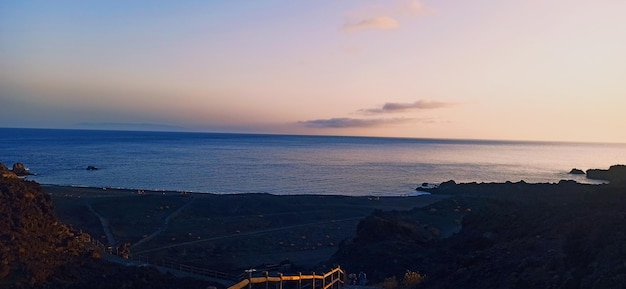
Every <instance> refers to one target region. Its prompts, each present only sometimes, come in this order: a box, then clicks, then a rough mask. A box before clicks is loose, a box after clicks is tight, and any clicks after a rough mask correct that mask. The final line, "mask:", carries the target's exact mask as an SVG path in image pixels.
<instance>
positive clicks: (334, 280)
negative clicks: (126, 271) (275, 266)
mask: <svg viewBox="0 0 626 289" xmlns="http://www.w3.org/2000/svg"><path fill="white" fill-rule="evenodd" d="M344 279H345V272H344V271H343V270H342V269H341V267H337V268H335V269H333V270H331V271H330V272H328V273H326V274H324V275H316V274H315V272H313V273H312V274H311V275H302V273H300V274H298V275H289V276H285V275H283V274H282V273H279V274H278V276H269V273H268V272H267V271H265V276H262V277H253V276H252V275H251V274H250V275H249V276H248V278H247V279H244V280H242V281H241V282H239V283H237V284H235V285H233V286H230V287H228V289H244V288H246V287H247V288H252V287H253V285H255V284H265V286H264V287H265V289H269V286H270V283H273V285H274V286H275V287H276V288H278V289H283V285H284V284H285V282H292V283H295V282H297V287H296V288H297V289H304V288H310V289H329V288H339V286H340V285H342V284H343V283H344V281H343V280H344ZM303 281H304V282H303Z"/></svg>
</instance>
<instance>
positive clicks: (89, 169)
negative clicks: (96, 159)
mask: <svg viewBox="0 0 626 289" xmlns="http://www.w3.org/2000/svg"><path fill="white" fill-rule="evenodd" d="M87 170H88V171H97V170H99V168H98V167H95V166H87Z"/></svg>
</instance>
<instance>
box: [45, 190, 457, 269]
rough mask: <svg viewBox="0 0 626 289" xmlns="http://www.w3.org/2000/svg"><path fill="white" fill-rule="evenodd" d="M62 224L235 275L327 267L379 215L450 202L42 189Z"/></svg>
mask: <svg viewBox="0 0 626 289" xmlns="http://www.w3.org/2000/svg"><path fill="white" fill-rule="evenodd" d="M43 188H44V190H45V191H46V192H47V193H49V194H50V195H51V196H52V199H53V203H54V206H55V211H56V214H57V216H58V218H59V219H60V220H62V221H63V222H65V223H67V224H71V225H72V226H74V227H75V228H77V229H81V230H83V231H85V232H87V233H89V234H90V235H91V236H93V237H95V238H98V239H99V240H100V241H101V242H102V243H104V244H107V245H109V246H112V247H116V246H121V245H123V244H125V243H130V244H131V254H133V255H134V256H140V257H142V258H146V259H149V260H152V261H155V260H156V261H158V260H169V261H175V262H178V263H184V264H189V265H193V266H199V267H203V268H211V269H214V270H220V271H234V272H237V271H239V270H242V269H245V268H254V267H255V266H262V265H264V264H277V263H279V262H281V261H284V260H287V259H288V260H289V261H290V262H292V263H293V264H294V265H296V266H302V267H304V268H311V267H313V266H315V265H316V264H318V263H320V262H322V261H326V260H328V259H329V258H330V257H331V256H332V255H333V254H334V253H335V252H336V251H337V248H338V245H339V244H340V243H341V242H342V241H343V240H345V239H349V238H352V237H353V236H354V235H355V233H356V228H357V225H358V223H359V222H360V221H361V220H363V219H364V218H365V217H366V216H368V215H370V214H371V213H372V212H374V211H375V210H384V211H390V210H410V209H413V208H415V207H423V206H426V205H429V204H432V203H434V202H437V201H439V200H442V199H444V198H445V196H444V195H421V196H411V197H409V196H407V197H350V196H339V195H337V196H334V195H282V196H277V195H270V194H235V195H215V194H199V193H193V194H192V193H184V192H175V191H143V190H127V189H110V188H108V189H107V188H89V187H66V186H55V185H44V186H43Z"/></svg>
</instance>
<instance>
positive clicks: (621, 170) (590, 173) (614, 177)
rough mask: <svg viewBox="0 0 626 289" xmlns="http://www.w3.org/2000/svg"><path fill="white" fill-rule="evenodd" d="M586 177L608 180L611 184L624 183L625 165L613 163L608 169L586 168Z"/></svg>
mask: <svg viewBox="0 0 626 289" xmlns="http://www.w3.org/2000/svg"><path fill="white" fill-rule="evenodd" d="M587 178H588V179H593V180H603V181H609V182H610V183H611V184H623V183H626V166H625V165H614V166H611V167H610V168H609V169H608V170H602V169H590V170H587Z"/></svg>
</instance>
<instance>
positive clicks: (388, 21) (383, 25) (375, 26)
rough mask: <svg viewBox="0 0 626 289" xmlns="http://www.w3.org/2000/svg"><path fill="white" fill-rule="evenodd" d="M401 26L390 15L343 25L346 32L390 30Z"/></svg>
mask: <svg viewBox="0 0 626 289" xmlns="http://www.w3.org/2000/svg"><path fill="white" fill-rule="evenodd" d="M398 26H400V25H399V24H398V21H397V20H396V19H394V18H391V17H389V16H378V17H372V18H367V19H362V20H358V21H356V22H348V23H346V24H344V25H343V30H344V31H346V32H359V31H363V30H389V29H395V28H398Z"/></svg>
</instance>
